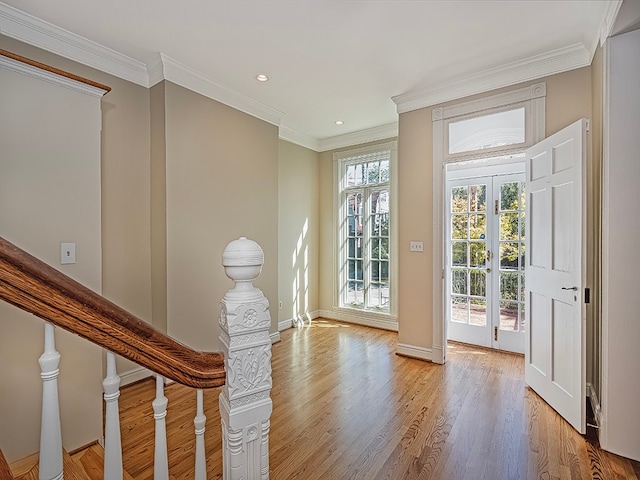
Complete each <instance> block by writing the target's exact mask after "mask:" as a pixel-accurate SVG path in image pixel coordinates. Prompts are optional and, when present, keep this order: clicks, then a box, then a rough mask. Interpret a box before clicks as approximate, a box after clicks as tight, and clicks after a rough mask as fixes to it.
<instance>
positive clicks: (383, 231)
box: [367, 189, 389, 308]
mask: <svg viewBox="0 0 640 480" xmlns="http://www.w3.org/2000/svg"><path fill="white" fill-rule="evenodd" d="M369 209H370V215H369V222H370V226H369V230H370V232H369V235H370V236H369V251H368V254H369V285H368V291H367V307H369V308H388V306H389V190H387V189H383V190H374V191H372V192H371V194H370V196H369Z"/></svg>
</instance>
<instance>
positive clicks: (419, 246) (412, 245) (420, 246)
mask: <svg viewBox="0 0 640 480" xmlns="http://www.w3.org/2000/svg"><path fill="white" fill-rule="evenodd" d="M409 251H410V252H424V242H409Z"/></svg>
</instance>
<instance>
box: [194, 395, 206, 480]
mask: <svg viewBox="0 0 640 480" xmlns="http://www.w3.org/2000/svg"><path fill="white" fill-rule="evenodd" d="M206 423H207V417H206V415H205V414H204V398H203V395H202V389H198V390H196V418H194V419H193V426H194V427H195V431H196V474H195V477H194V478H195V480H206V479H207V459H206V453H205V448H204V432H205V424H206Z"/></svg>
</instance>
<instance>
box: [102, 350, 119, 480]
mask: <svg viewBox="0 0 640 480" xmlns="http://www.w3.org/2000/svg"><path fill="white" fill-rule="evenodd" d="M102 388H103V389H104V402H105V421H104V479H105V480H122V439H121V437H120V410H119V409H118V397H119V396H120V377H119V376H118V373H117V371H116V356H115V355H114V354H113V353H111V352H107V376H106V377H105V378H104V380H103V381H102Z"/></svg>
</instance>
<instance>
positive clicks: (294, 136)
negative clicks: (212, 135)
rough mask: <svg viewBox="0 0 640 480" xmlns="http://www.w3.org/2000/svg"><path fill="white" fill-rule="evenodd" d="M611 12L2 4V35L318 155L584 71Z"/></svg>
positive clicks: (380, 5) (541, 7)
mask: <svg viewBox="0 0 640 480" xmlns="http://www.w3.org/2000/svg"><path fill="white" fill-rule="evenodd" d="M11 7H15V9H19V11H18V10H15V9H14V8H11ZM619 8H620V2H619V1H618V0H612V1H598V0H587V1H579V0H571V1H554V0H539V1H527V0H511V1H502V0H501V1H481V0H468V1H457V0H450V1H436V0H431V1H403V0H397V1H384V0H378V1H373V0H353V1H349V0H343V1H339V0H334V1H330V0H322V1H321V0H297V1H296V0H286V1H285V0H235V1H232V0H224V1H223V0H182V1H175V0H133V1H132V0H102V1H99V2H98V1H87V0H56V1H42V0H4V4H3V3H1V2H0V33H2V34H4V35H7V36H11V37H13V38H18V39H20V40H23V41H27V42H28V43H31V44H34V45H38V46H40V47H42V48H45V49H47V50H50V51H53V52H55V53H59V54H61V55H64V56H67V57H70V58H74V59H75V60H78V61H81V62H83V63H85V64H87V65H91V66H96V67H98V68H101V69H103V70H105V71H109V72H110V73H114V74H116V75H118V76H121V77H123V78H127V79H130V80H132V81H136V82H137V83H140V84H143V85H145V84H146V85H147V86H149V85H153V84H154V83H155V82H157V81H159V80H161V79H162V78H166V79H168V80H171V81H175V82H176V83H180V84H183V85H185V86H187V87H189V88H192V89H194V90H196V91H200V92H201V93H204V94H207V95H209V96H211V97H212V98H217V99H218V100H220V101H223V102H224V103H228V104H230V105H232V106H236V108H240V109H241V110H243V111H247V112H249V113H252V114H255V115H256V116H259V117H261V118H264V119H266V120H268V121H271V122H272V123H276V124H279V125H280V126H281V136H282V137H283V138H287V139H291V140H292V141H295V142H296V143H300V144H303V145H306V146H309V147H311V148H315V149H316V150H323V149H327V148H328V147H331V146H336V145H339V144H341V143H344V142H343V141H342V140H341V139H348V138H356V137H357V136H358V135H359V134H358V133H354V132H362V131H365V132H373V134H372V135H373V136H370V137H369V138H373V137H375V135H376V132H377V135H382V136H385V135H386V134H387V132H388V131H390V130H393V129H394V128H396V127H395V122H397V118H398V111H408V110H411V109H414V108H419V107H422V106H426V105H429V104H434V103H437V102H441V101H446V100H450V99H453V98H455V97H459V96H462V95H468V94H471V93H478V92H479V91H486V90H489V89H492V88H497V87H500V86H505V85H509V84H513V83H517V82H520V81H524V80H529V79H532V78H537V77H540V76H543V75H548V74H552V73H557V72H560V71H564V70H569V69H571V68H577V67H580V66H585V65H588V64H589V63H590V62H591V59H592V56H593V52H594V51H595V48H596V45H597V42H598V40H599V38H600V32H601V29H602V28H603V26H604V28H610V25H608V24H610V23H612V22H613V18H614V17H615V14H616V13H617V11H618V9H619ZM23 12H26V13H27V14H30V15H33V16H34V17H36V18H32V17H30V16H29V15H24V13H23ZM41 20H44V21H45V22H49V23H50V24H52V25H48V24H45V23H43V22H41ZM25 25H26V26H25ZM60 29H64V30H66V31H67V32H65V31H62V30H60ZM43 32H44V33H43ZM80 37H81V38H80ZM87 40H89V42H87ZM93 42H95V43H93ZM104 47H107V49H105V48H104ZM109 49H110V50H109ZM160 53H162V55H160ZM127 57H128V58H127ZM258 73H266V74H267V75H269V77H270V80H269V82H267V83H259V82H257V81H256V80H255V76H256V74H258ZM392 98H393V99H392ZM394 100H395V102H396V103H397V105H396V103H394ZM336 120H342V121H344V125H342V126H336V125H335V121H336ZM345 134H346V135H345ZM362 138H366V137H362Z"/></svg>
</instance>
